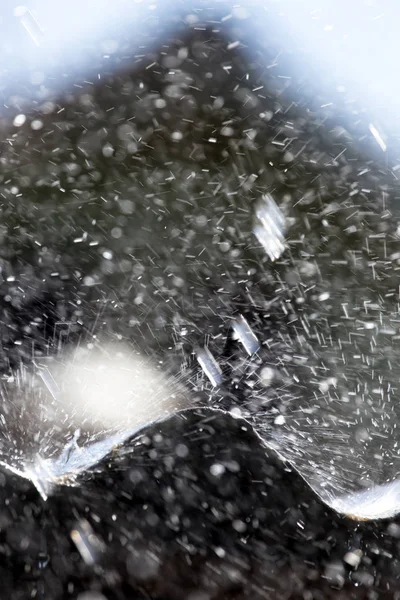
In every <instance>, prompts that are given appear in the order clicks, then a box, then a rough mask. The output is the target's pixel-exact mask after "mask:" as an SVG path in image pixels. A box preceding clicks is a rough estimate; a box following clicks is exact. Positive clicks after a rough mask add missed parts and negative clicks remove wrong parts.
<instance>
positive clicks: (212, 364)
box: [197, 348, 222, 387]
mask: <svg viewBox="0 0 400 600" xmlns="http://www.w3.org/2000/svg"><path fill="white" fill-rule="evenodd" d="M197 361H198V363H199V365H200V366H201V368H202V369H203V371H204V373H205V374H206V376H207V377H208V379H209V380H210V382H211V384H212V385H213V386H214V387H216V386H217V385H220V383H221V382H222V371H221V367H220V366H219V364H218V363H217V361H216V360H215V358H214V356H213V355H212V354H211V352H210V350H209V349H208V348H202V349H201V350H199V351H198V352H197Z"/></svg>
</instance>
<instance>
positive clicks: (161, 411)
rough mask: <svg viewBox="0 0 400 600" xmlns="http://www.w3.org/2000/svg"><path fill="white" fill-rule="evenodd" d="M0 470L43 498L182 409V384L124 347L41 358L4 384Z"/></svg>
mask: <svg viewBox="0 0 400 600" xmlns="http://www.w3.org/2000/svg"><path fill="white" fill-rule="evenodd" d="M1 402H2V407H1V421H2V426H1V428H0V464H2V465H3V466H4V467H6V468H7V469H9V470H11V471H13V472H14V473H16V474H18V475H20V476H22V477H25V478H27V479H30V480H31V481H32V482H33V483H34V485H35V486H36V488H37V489H38V491H39V492H40V494H41V495H42V497H43V498H44V499H46V498H47V497H48V495H49V494H51V492H52V490H53V488H54V486H55V485H57V484H72V483H73V482H74V480H75V478H76V476H77V475H78V474H79V473H81V472H83V471H85V470H87V469H89V468H90V467H91V466H93V465H95V464H96V463H98V462H99V461H100V460H101V459H102V458H104V457H105V456H106V455H107V454H109V453H110V452H112V451H113V450H114V449H115V448H116V447H117V446H118V445H119V444H121V443H123V442H124V441H125V440H126V439H127V438H130V437H132V436H133V435H135V434H137V433H138V432H139V431H140V430H141V429H142V428H143V427H144V426H145V425H147V424H149V423H154V422H157V421H160V420H162V419H165V418H166V417H168V416H169V415H170V414H172V413H174V412H176V411H177V410H180V409H182V408H185V407H186V401H185V395H184V393H183V391H182V388H181V387H180V385H179V383H177V382H176V381H175V380H171V379H170V378H168V377H167V376H166V375H165V374H164V373H163V372H162V371H160V370H159V369H157V366H156V365H154V364H150V363H149V361H148V360H146V359H144V358H143V356H141V355H138V354H137V353H133V352H132V351H131V350H130V349H129V348H127V347H124V346H123V345H121V344H119V345H110V344H108V345H99V346H97V347H95V348H93V347H90V345H89V348H88V347H79V348H77V349H75V350H74V351H73V352H69V353H67V354H65V355H64V356H63V357H62V358H43V359H38V360H37V362H36V363H35V368H33V369H30V370H26V369H21V370H19V371H18V372H17V373H15V374H14V375H13V376H11V377H8V379H7V380H3V381H2V382H1Z"/></svg>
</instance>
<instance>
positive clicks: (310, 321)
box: [0, 16, 400, 600]
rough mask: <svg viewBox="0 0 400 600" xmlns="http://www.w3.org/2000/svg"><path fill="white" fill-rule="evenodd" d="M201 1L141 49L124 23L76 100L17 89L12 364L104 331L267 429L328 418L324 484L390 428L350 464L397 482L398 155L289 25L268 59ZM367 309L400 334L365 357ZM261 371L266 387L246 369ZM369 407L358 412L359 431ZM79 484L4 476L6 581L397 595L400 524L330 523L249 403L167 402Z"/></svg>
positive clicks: (7, 157) (6, 184) (41, 588)
mask: <svg viewBox="0 0 400 600" xmlns="http://www.w3.org/2000/svg"><path fill="white" fill-rule="evenodd" d="M196 18H197V21H195V20H194V17H193V16H192V17H190V18H188V19H187V20H186V22H184V23H181V22H180V23H179V27H177V33H176V34H175V35H174V36H170V37H169V38H167V39H165V43H164V45H163V46H162V48H161V49H159V48H156V47H155V46H154V43H153V42H152V43H151V44H150V42H149V40H146V39H145V38H144V40H143V44H144V48H142V49H141V50H140V52H137V51H136V50H135V51H133V50H132V48H133V46H132V43H133V42H132V41H131V40H129V39H128V38H127V39H126V40H125V41H123V42H120V43H119V46H118V49H117V50H114V51H113V52H111V58H107V59H105V58H101V56H102V53H101V52H100V51H98V49H93V50H92V51H93V54H94V56H96V57H97V58H96V60H97V61H98V64H99V72H100V69H101V76H100V78H99V77H98V76H97V72H96V69H94V71H93V77H89V78H85V80H81V79H76V80H74V79H73V76H72V75H71V76H69V77H70V80H71V83H70V84H68V85H66V86H65V88H64V89H65V91H64V92H62V93H61V92H55V91H52V90H53V88H52V85H53V86H54V89H55V84H52V82H51V81H49V82H47V83H48V89H47V92H44V91H43V90H40V89H38V95H37V99H36V101H35V103H34V105H33V108H31V109H30V110H29V111H26V109H25V108H22V106H23V101H24V93H25V94H27V92H26V90H25V92H24V86H23V84H22V83H20V84H18V85H16V90H15V91H14V92H13V97H12V98H11V97H9V98H8V99H7V101H6V102H5V104H6V105H7V107H6V108H5V109H4V113H3V116H2V117H1V118H0V128H1V132H2V147H1V157H0V164H1V190H0V191H1V195H2V203H1V225H0V236H1V238H0V241H1V244H0V260H1V276H2V282H1V286H0V310H1V323H0V340H1V352H0V364H1V369H2V374H4V375H5V376H7V375H9V373H10V369H15V368H17V367H18V366H19V365H20V363H21V362H22V363H23V364H26V365H29V364H30V362H31V361H32V357H35V358H37V357H41V356H43V355H47V354H56V353H57V352H59V351H60V350H61V349H62V348H64V347H66V346H68V345H72V344H74V343H77V342H78V341H79V342H80V343H88V342H91V341H92V342H93V336H94V335H95V336H98V337H100V336H103V337H104V338H106V339H111V340H115V339H122V340H125V341H128V342H129V343H130V344H132V345H133V346H134V347H136V348H138V349H139V350H140V351H141V352H142V353H145V354H147V355H148V356H150V357H151V358H152V359H153V360H154V361H157V360H162V361H163V363H164V365H165V368H166V369H167V370H168V371H169V372H171V373H172V374H175V375H176V376H177V377H178V376H179V377H181V378H183V380H184V382H185V384H186V385H187V387H188V390H189V391H190V393H191V394H192V393H193V392H195V393H201V395H202V399H203V402H207V403H209V405H210V406H217V407H223V408H229V409H230V408H232V407H240V408H241V410H242V411H248V412H247V413H246V414H247V415H248V416H249V419H250V420H251V422H252V423H253V424H254V425H256V427H257V428H258V430H259V431H261V432H262V433H263V435H267V436H268V435H270V434H271V432H273V431H274V421H275V418H276V415H278V414H281V413H282V414H288V415H290V413H291V411H295V410H296V409H299V408H304V407H308V408H312V414H313V416H314V417H315V418H316V419H321V422H322V421H324V419H326V420H328V419H331V420H330V421H329V424H330V430H329V431H330V432H332V431H333V432H334V433H336V434H337V435H335V436H332V435H329V432H328V434H326V432H325V433H324V434H323V435H319V434H318V432H317V433H315V431H311V434H310V435H315V438H314V440H313V441H314V443H312V444H311V445H310V444H309V445H308V446H307V449H306V450H304V452H303V453H302V454H301V460H302V465H303V468H304V470H305V472H306V473H307V474H309V475H310V477H311V474H312V473H313V471H315V470H316V469H317V470H318V472H319V474H320V476H322V477H323V476H324V475H325V474H328V473H329V472H330V471H329V468H330V462H329V461H330V459H331V458H333V459H334V460H338V457H339V460H338V465H337V466H338V468H339V467H340V460H342V462H343V461H347V455H348V454H349V452H348V449H349V447H354V448H355V451H356V462H357V460H358V459H357V455H362V452H363V450H364V446H363V439H364V438H363V435H362V434H363V432H364V430H367V432H369V433H371V431H372V432H373V434H374V432H375V431H376V435H377V436H378V434H379V436H380V437H379V444H380V446H379V448H378V449H379V451H380V452H381V456H380V458H379V457H378V458H377V456H376V452H375V454H374V452H372V451H371V452H370V453H369V454H368V460H367V461H366V464H367V466H368V469H367V471H368V472H366V469H365V468H364V466H363V467H362V468H361V469H360V471H361V472H360V473H358V474H357V475H356V476H355V479H362V478H363V477H364V478H365V479H367V480H368V478H371V479H375V481H384V480H385V478H386V477H388V476H390V477H393V475H396V467H395V466H393V464H394V465H395V458H396V453H397V450H395V448H394V446H393V444H392V443H391V441H390V440H392V439H394V436H395V433H396V431H395V424H396V422H397V417H398V408H397V406H396V403H395V402H391V398H390V397H389V396H390V395H387V392H386V391H385V392H384V398H383V396H382V398H383V399H380V400H379V402H378V401H377V400H376V399H375V400H374V398H375V396H374V395H373V394H374V392H373V389H375V385H376V384H375V379H374V377H376V376H375V375H374V373H375V372H377V373H379V377H381V380H380V381H379V383H380V385H381V387H382V389H383V388H385V390H387V389H388V384H389V383H390V384H391V386H392V388H393V389H394V390H395V386H396V379H397V376H396V373H397V372H398V358H397V356H398V354H396V353H398V348H397V345H398V341H399V339H400V338H399V336H398V335H397V333H398V326H397V325H396V322H397V321H396V314H397V312H398V309H397V303H398V282H397V279H398V278H397V271H398V268H399V267H398V260H399V258H398V256H396V252H398V244H399V234H398V233H397V218H398V217H397V213H396V210H397V206H396V205H397V198H398V196H399V190H398V185H397V183H396V182H397V179H396V177H393V171H392V172H391V171H390V170H389V167H392V166H393V165H395V163H396V160H395V157H396V150H395V146H394V145H393V146H390V147H389V152H388V153H385V154H383V153H382V152H381V151H380V149H379V147H377V144H376V141H375V140H374V138H373V137H372V136H371V134H370V133H369V130H368V118H367V116H366V114H365V113H363V112H362V110H361V108H360V107H358V106H357V105H356V104H355V103H352V102H348V103H347V102H346V100H345V99H338V98H336V96H335V99H334V102H333V104H329V103H330V102H332V98H326V96H324V94H326V90H325V88H324V90H325V91H321V89H322V88H323V86H322V84H321V83H320V82H319V81H318V80H314V79H313V78H312V70H311V69H310V67H309V66H307V64H305V65H304V68H303V70H300V71H298V70H296V69H295V62H294V60H293V56H292V49H291V48H288V49H286V51H285V48H282V47H281V46H280V43H279V39H276V38H277V37H278V36H276V37H274V34H273V31H272V30H271V32H270V34H271V35H270V36H269V37H267V36H265V38H264V39H263V40H262V41H261V42H260V44H259V45H258V47H256V49H255V51H254V52H252V53H251V54H250V52H249V51H248V50H247V43H246V38H245V36H244V34H243V36H244V37H243V39H242V38H241V35H242V34H241V31H242V30H243V31H245V30H246V27H245V24H244V22H243V20H242V19H235V18H233V19H231V20H230V21H229V23H228V24H227V25H224V24H220V23H218V24H217V25H216V24H215V23H211V22H210V20H211V17H210V20H208V22H207V20H206V22H203V21H202V20H201V18H200V17H199V16H197V17H196ZM252 18H256V16H255V17H252ZM171 20H172V22H173V16H171ZM159 27H160V31H161V30H162V29H163V27H166V24H165V23H164V24H160V26H159ZM154 36H155V34H154ZM154 36H153V37H152V38H151V39H152V40H153V39H154ZM235 41H241V43H239V44H238V45H235V44H234V45H233V47H232V42H235ZM148 46H150V49H149V47H148ZM103 52H104V51H103ZM296 62H297V63H301V55H300V54H299V55H298V56H297V57H296ZM275 64H276V66H274V68H270V67H271V65H275ZM121 67H122V68H121ZM116 69H117V71H116ZM44 77H45V80H46V74H44ZM21 81H22V80H21ZM39 87H40V86H38V88H39ZM4 93H6V92H4ZM29 95H30V92H29ZM40 95H41V96H42V97H41V98H40V99H39V96H40ZM328 104H329V106H328ZM19 113H21V114H26V121H25V122H24V123H23V124H22V126H15V125H13V121H14V118H15V116H16V115H17V114H19ZM14 123H15V121H14ZM17 124H19V123H18V121H17ZM266 191H268V192H269V193H271V194H272V195H273V197H274V198H275V201H276V202H277V204H278V205H279V207H280V209H281V210H282V212H283V213H284V214H285V217H286V219H287V223H288V233H287V240H288V249H287V251H286V252H285V253H284V254H283V256H282V257H281V259H280V260H278V261H277V262H276V263H275V264H274V265H272V264H271V263H270V261H269V259H268V257H267V256H266V255H265V253H264V252H263V250H262V248H260V247H259V244H258V243H257V240H256V239H255V237H254V236H253V235H252V226H253V221H252V219H253V217H252V214H253V211H254V206H255V204H256V202H258V201H259V199H260V197H261V196H262V194H263V193H265V192H266ZM366 240H367V242H368V243H367V242H366ZM327 292H328V293H329V301H328V302H325V303H324V304H322V302H321V300H320V298H321V294H324V293H327ZM299 298H300V299H301V301H299ZM365 302H367V304H368V303H369V304H375V305H377V306H378V309H375V310H377V311H378V313H379V315H380V316H381V319H383V321H385V323H388V324H390V326H391V327H392V329H393V328H394V329H395V331H394V333H393V332H392V333H380V337H378V341H377V342H376V343H375V346H374V347H373V348H372V346H371V344H373V343H374V342H373V341H372V338H371V336H372V335H373V333H375V331H374V332H373V333H370V332H369V331H368V330H367V331H364V330H363V333H362V335H361V334H360V323H363V322H365V321H369V319H370V318H371V317H370V312H369V309H368V308H366V305H365ZM343 303H345V304H346V306H348V314H349V315H350V316H349V318H348V319H343V309H342V305H343ZM239 312H240V313H242V314H244V315H245V316H246V318H247V320H248V322H249V323H250V324H251V326H252V328H253V330H254V331H255V332H256V334H257V336H258V338H259V339H260V341H261V343H262V349H261V350H260V352H259V354H258V355H257V357H255V358H254V357H253V358H252V359H248V358H246V357H245V356H244V355H243V351H242V350H241V349H240V348H239V347H238V345H237V344H236V343H235V342H234V341H233V340H232V339H231V337H230V330H231V323H232V319H233V317H234V316H235V315H237V314H238V313H239ZM374 318H375V317H374ZM388 327H389V325H388ZM357 336H358V337H357ZM204 344H207V345H208V347H209V348H210V350H211V351H212V352H213V354H214V356H216V357H217V358H218V360H219V361H220V364H221V366H222V368H223V373H224V377H225V379H224V382H223V384H222V385H221V386H220V387H219V388H218V389H216V390H213V389H212V388H211V385H210V384H209V382H208V380H207V379H206V377H205V376H204V374H202V373H201V371H200V369H199V367H198V365H197V363H196V360H195V358H194V350H195V348H196V347H198V346H199V345H204ZM371 348H372V350H371ZM374 348H377V350H375V349H374ZM300 354H301V355H302V356H306V362H307V364H306V365H305V364H304V362H302V361H298V360H297V358H296V357H298V356H299V355H300ZM343 355H345V359H343V360H342V357H343ZM365 356H367V358H368V360H364V358H360V357H365ZM341 364H342V365H345V366H344V367H343V366H340V365H341ZM265 365H267V366H269V367H271V368H273V369H274V370H275V371H276V375H275V379H274V381H273V383H272V385H271V386H270V387H269V388H268V390H267V391H266V390H265V389H264V388H262V387H260V385H259V383H258V382H257V381H256V383H255V384H254V385H252V386H249V385H248V383H249V381H252V380H253V379H254V380H256V378H255V377H254V373H256V372H258V371H259V370H260V368H261V367H262V366H265ZM338 365H339V366H338ZM329 376H335V377H337V379H338V382H337V385H336V386H335V391H334V392H333V397H334V399H335V398H339V397H343V396H344V395H346V393H347V392H348V391H349V390H351V391H354V390H355V391H356V394H355V395H353V396H350V402H348V403H345V404H343V403H339V402H334V403H331V397H330V396H329V394H330V392H329V393H328V392H327V391H326V390H325V391H324V388H323V387H322V388H321V385H322V384H323V382H324V381H326V379H327V378H328V377H329ZM315 389H319V390H320V393H319V394H318V396H316V395H315V394H314V390H315ZM321 389H322V391H321ZM188 393H189V392H188ZM335 394H336V396H335ZM385 394H386V395H385ZM328 397H329V398H330V400H329V402H328V401H327V398H328ZM310 398H312V401H311V400H310ZM360 399H361V400H360ZM371 399H373V402H372V403H371V402H369V400H371ZM357 402H359V404H357ZM356 407H357V409H358V413H357V415H358V417H359V424H360V427H359V428H357V427H356V428H355V430H350V429H349V428H346V427H343V426H342V425H341V423H343V422H346V419H347V420H349V419H350V417H351V416H352V415H354V411H355V409H356ZM371 407H372V408H371ZM360 414H361V417H360ZM377 414H379V417H381V415H384V418H383V417H382V418H380V420H379V425H375V422H373V418H376V415H377ZM332 415H333V417H332ZM339 418H341V419H342V421H340V420H338V419H339ZM335 419H336V420H335ZM343 420H344V421H343ZM371 423H372V425H371ZM31 426H32V428H33V429H34V427H35V424H31ZM307 427H308V425H307V423H300V425H299V430H300V431H301V432H303V431H305V432H306V433H307V431H308V432H310V430H309V429H307ZM275 429H276V428H275ZM360 431H361V433H360ZM25 433H26V432H21V428H20V427H18V426H17V425H16V427H15V435H16V436H22V435H24V434H25ZM373 434H371V437H372V438H373V439H375V438H374V435H373ZM324 435H325V436H326V439H325V438H324ZM382 439H384V440H386V442H382V441H381V440H382ZM364 441H365V439H364ZM7 443H9V440H7V439H5V440H3V443H2V450H1V452H2V455H3V456H6V455H7V445H6V444H7ZM373 443H375V442H371V446H372V445H373ZM287 444H289V447H288V448H287V454H288V455H289V457H292V456H297V454H296V451H297V449H298V447H297V441H294V442H293V441H290V440H288V441H287ZM290 444H292V446H293V448H292V447H291V446H290ZM382 456H383V457H384V458H385V459H388V457H389V456H390V461H389V460H384V461H383V462H382ZM307 464H309V467H307ZM315 465H317V467H316V466H315ZM349 465H350V466H352V465H353V462H351V460H350V459H349V463H347V462H344V463H343V472H339V475H338V477H337V478H336V479H333V482H332V483H331V485H332V487H333V489H341V488H342V487H343V488H345V487H346V485H345V484H346V469H347V467H348V466H349ZM349 472H351V470H350V469H349ZM350 480H351V477H350V476H349V482H350V483H349V485H350V484H351V481H350ZM78 483H79V484H80V485H78V486H77V487H60V488H58V490H57V492H56V493H55V495H54V496H53V497H52V498H50V500H49V501H48V502H47V503H44V502H42V501H41V500H40V498H39V495H38V494H37V492H36V490H35V489H34V488H33V486H31V485H30V484H29V482H25V481H23V480H21V479H19V478H18V477H15V476H11V475H10V474H9V473H7V472H6V471H4V472H3V473H2V474H1V475H0V485H1V488H0V570H1V577H0V580H1V586H2V593H3V594H4V597H5V598H10V599H11V598H12V599H19V598H21V599H22V598H30V597H33V598H35V597H36V598H79V599H80V600H103V598H106V599H108V600H113V599H114V598H115V599H125V598H157V599H160V600H167V599H171V600H172V599H174V600H178V599H180V598H182V599H187V600H211V599H214V598H215V599H217V598H224V599H228V598H260V599H261V598H299V599H304V600H312V599H314V598H315V599H316V600H319V599H322V598H341V599H344V598H368V599H369V600H375V599H378V598H392V597H394V598H396V597H397V596H396V594H397V589H398V588H399V585H398V576H399V565H398V560H397V558H396V557H397V554H398V544H399V541H398V540H399V538H400V526H399V525H398V524H397V521H396V520H395V519H394V520H392V521H382V522H379V521H378V522H372V523H367V524H366V523H355V522H353V521H351V520H349V519H345V518H344V517H341V516H338V515H336V514H335V513H334V512H333V511H331V510H330V509H329V508H327V507H326V506H325V505H324V504H323V503H322V502H320V501H319V500H318V498H317V497H316V495H315V494H314V493H313V492H312V491H311V489H310V488H309V487H308V486H307V485H306V483H305V482H304V481H303V480H302V479H301V478H300V476H299V475H298V474H297V473H296V472H294V471H293V470H292V469H291V468H290V467H289V466H288V465H285V464H284V463H282V462H280V461H279V460H277V459H276V457H275V456H274V455H273V454H272V453H267V452H266V451H265V449H263V448H262V447H261V444H260V441H259V440H258V439H257V438H256V436H255V435H254V433H253V432H252V431H251V428H250V427H249V425H247V424H245V423H244V422H243V421H242V420H240V419H234V418H233V417H228V416H225V417H222V416H220V417H215V415H214V414H210V413H209V412H208V413H207V411H203V412H201V413H198V414H195V415H191V416H187V417H185V418H183V417H182V416H177V417H174V418H173V419H171V421H169V422H167V423H165V424H163V425H162V427H161V426H158V427H155V426H154V427H152V428H149V430H148V431H147V432H146V433H145V435H144V436H142V437H140V438H139V440H131V441H130V442H128V443H127V444H126V445H125V447H124V449H120V450H119V451H118V452H116V453H115V455H113V456H112V457H111V458H110V459H109V460H105V461H104V462H103V463H102V464H100V465H99V466H98V468H96V469H94V470H93V472H92V473H88V474H87V476H84V477H81V479H80V480H79V482H78ZM82 540H83V541H82ZM82 544H83V545H82ZM85 594H86V595H85Z"/></svg>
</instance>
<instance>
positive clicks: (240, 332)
mask: <svg viewBox="0 0 400 600" xmlns="http://www.w3.org/2000/svg"><path fill="white" fill-rule="evenodd" d="M232 329H233V331H234V332H235V334H236V336H237V338H238V340H239V341H240V343H241V344H242V345H243V347H244V349H245V350H246V352H247V354H248V355H249V356H251V355H252V354H254V353H255V352H257V350H258V349H259V347H260V342H259V341H258V338H257V336H256V334H255V333H254V331H253V330H252V329H251V327H250V325H249V324H248V322H247V321H246V319H245V318H244V317H243V316H242V315H240V317H238V318H237V319H235V320H234V321H233V324H232Z"/></svg>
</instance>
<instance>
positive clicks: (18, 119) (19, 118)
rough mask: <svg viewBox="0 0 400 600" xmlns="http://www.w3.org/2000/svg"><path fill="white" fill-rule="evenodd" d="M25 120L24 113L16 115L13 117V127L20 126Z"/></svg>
mask: <svg viewBox="0 0 400 600" xmlns="http://www.w3.org/2000/svg"><path fill="white" fill-rule="evenodd" d="M25 122H26V115H22V114H21V115H17V116H16V117H15V118H14V121H13V125H14V127H22V125H23V124H24V123H25Z"/></svg>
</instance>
